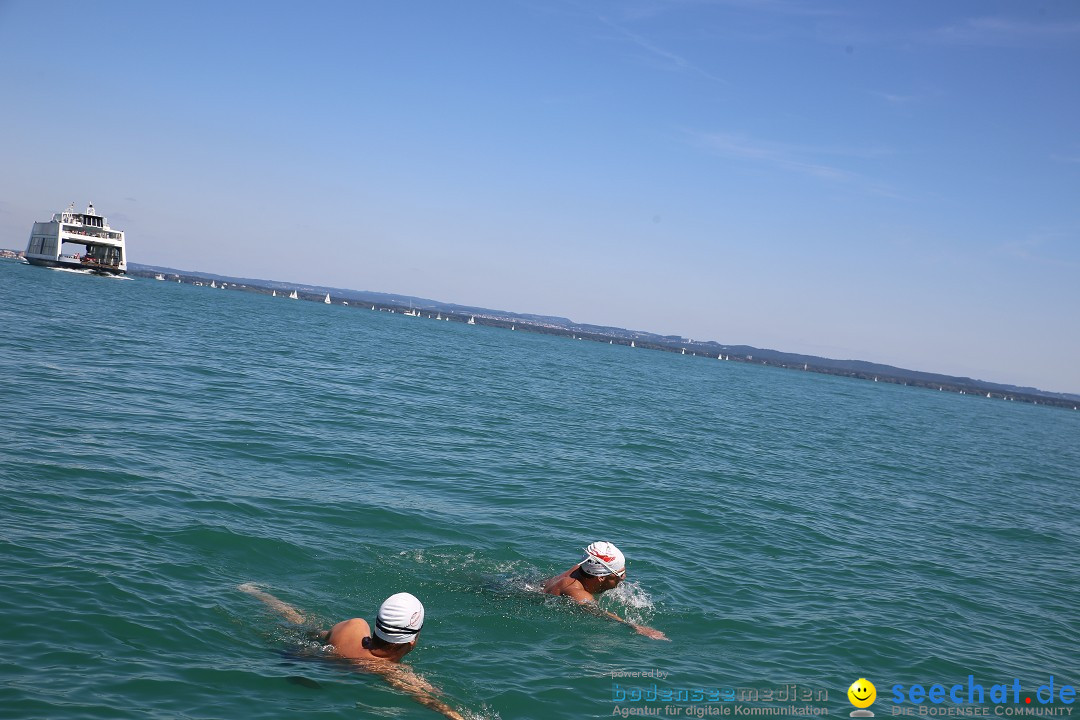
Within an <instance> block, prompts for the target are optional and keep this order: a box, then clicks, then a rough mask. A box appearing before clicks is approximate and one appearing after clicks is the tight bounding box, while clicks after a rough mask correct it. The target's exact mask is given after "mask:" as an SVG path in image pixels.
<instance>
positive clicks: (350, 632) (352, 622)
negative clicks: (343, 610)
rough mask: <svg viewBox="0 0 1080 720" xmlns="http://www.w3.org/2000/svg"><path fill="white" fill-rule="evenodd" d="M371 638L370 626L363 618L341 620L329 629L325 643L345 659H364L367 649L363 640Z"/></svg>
mask: <svg viewBox="0 0 1080 720" xmlns="http://www.w3.org/2000/svg"><path fill="white" fill-rule="evenodd" d="M369 637H371V626H370V625H368V623H367V620H365V619H364V618H350V619H348V620H342V621H341V622H339V623H338V624H337V625H335V626H334V627H332V628H331V629H330V633H329V635H327V637H326V642H328V643H329V644H331V645H333V646H334V649H335V650H337V651H338V653H339V654H341V655H344V656H346V657H366V656H368V655H369V654H370V653H368V651H367V648H365V647H364V640H366V639H368V638H369Z"/></svg>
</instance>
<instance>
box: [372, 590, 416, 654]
mask: <svg viewBox="0 0 1080 720" xmlns="http://www.w3.org/2000/svg"><path fill="white" fill-rule="evenodd" d="M423 626H424V605H423V603H421V602H420V601H419V600H417V599H416V597H415V596H413V595H411V594H409V593H407V592H402V593H397V594H396V595H391V596H390V597H388V598H386V600H384V601H383V604H382V605H380V606H379V615H378V617H376V618H375V634H376V635H378V636H379V637H380V638H382V639H383V640H385V641H386V642H388V643H407V642H412V640H413V638H415V637H416V634H417V633H418V632H420V628H422V627H423Z"/></svg>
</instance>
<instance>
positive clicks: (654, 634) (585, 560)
mask: <svg viewBox="0 0 1080 720" xmlns="http://www.w3.org/2000/svg"><path fill="white" fill-rule="evenodd" d="M625 579H626V558H625V557H624V556H623V554H622V551H621V550H619V548H617V547H615V546H614V545H612V544H611V543H609V542H603V541H600V542H594V543H593V544H592V545H589V546H588V547H587V548H585V555H584V557H582V558H581V561H580V562H578V564H577V565H575V566H574V567H572V568H570V569H569V570H567V571H566V572H564V573H562V574H561V575H556V576H555V577H553V578H551V579H550V580H548V581H547V582H546V583H544V592H545V593H547V594H548V595H565V596H566V597H568V598H570V599H571V600H573V601H574V602H576V603H577V604H578V605H583V606H585V607H587V608H590V609H592V610H593V611H595V612H596V613H598V614H600V615H603V616H605V617H609V618H611V619H612V620H617V621H618V622H621V623H624V624H626V625H629V626H630V627H632V628H634V631H635V632H637V633H639V634H641V635H644V636H645V637H650V638H653V639H654V640H667V639H668V638H667V636H666V635H664V633H662V632H660V631H659V630H655V629H653V628H651V627H647V626H645V625H638V624H637V623H632V622H630V621H629V620H626V619H624V618H621V617H619V616H618V615H616V614H615V613H611V612H608V611H607V610H601V609H600V608H598V607H597V606H596V596H597V595H600V594H603V593H605V592H607V591H608V590H614V589H615V588H617V587H618V586H619V583H621V582H622V581H623V580H625Z"/></svg>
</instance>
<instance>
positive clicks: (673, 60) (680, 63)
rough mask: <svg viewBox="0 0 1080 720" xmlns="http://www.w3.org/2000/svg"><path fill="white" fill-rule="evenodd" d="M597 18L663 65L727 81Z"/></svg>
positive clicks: (621, 27) (638, 36) (677, 55)
mask: <svg viewBox="0 0 1080 720" xmlns="http://www.w3.org/2000/svg"><path fill="white" fill-rule="evenodd" d="M598 19H599V20H600V22H602V23H604V24H605V25H607V26H608V27H609V28H611V29H612V30H615V31H616V32H618V33H619V34H620V35H621V36H622V38H623V39H625V40H629V41H630V42H631V43H633V44H634V45H636V46H638V47H639V48H641V49H643V50H645V51H647V52H648V53H649V54H650V55H651V56H652V57H654V58H658V59H659V60H660V61H661V62H662V64H663V65H665V66H666V67H669V68H671V69H674V70H678V71H681V72H691V73H695V74H698V75H701V76H702V77H705V78H708V79H709V80H713V81H715V82H719V83H724V84H727V82H728V81H727V80H725V79H724V78H722V77H719V76H717V75H714V74H712V73H711V72H709V71H708V70H705V69H704V68H702V67H701V66H699V65H696V64H695V63H693V62H691V61H690V60H687V59H686V58H685V57H683V56H682V55H679V54H678V53H674V52H671V51H670V50H667V49H665V48H662V47H660V46H659V45H657V44H656V43H654V42H651V41H650V40H647V39H645V38H644V37H642V36H641V35H638V34H637V33H635V32H632V31H630V30H627V29H626V28H625V27H623V26H622V25H619V24H617V23H614V22H612V21H611V20H608V19H607V18H606V17H602V16H598Z"/></svg>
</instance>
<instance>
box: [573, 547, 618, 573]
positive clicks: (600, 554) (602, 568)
mask: <svg viewBox="0 0 1080 720" xmlns="http://www.w3.org/2000/svg"><path fill="white" fill-rule="evenodd" d="M625 567H626V558H625V557H623V554H622V551H621V550H619V548H617V547H615V546H614V545H612V544H611V543H609V542H604V541H602V540H601V541H600V542H594V543H593V544H592V545H590V546H589V547H587V548H585V557H583V558H581V569H582V570H584V571H585V572H586V573H588V574H589V575H593V576H596V577H604V576H605V575H617V574H619V573H621V572H622V571H623V569H624V568H625Z"/></svg>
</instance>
